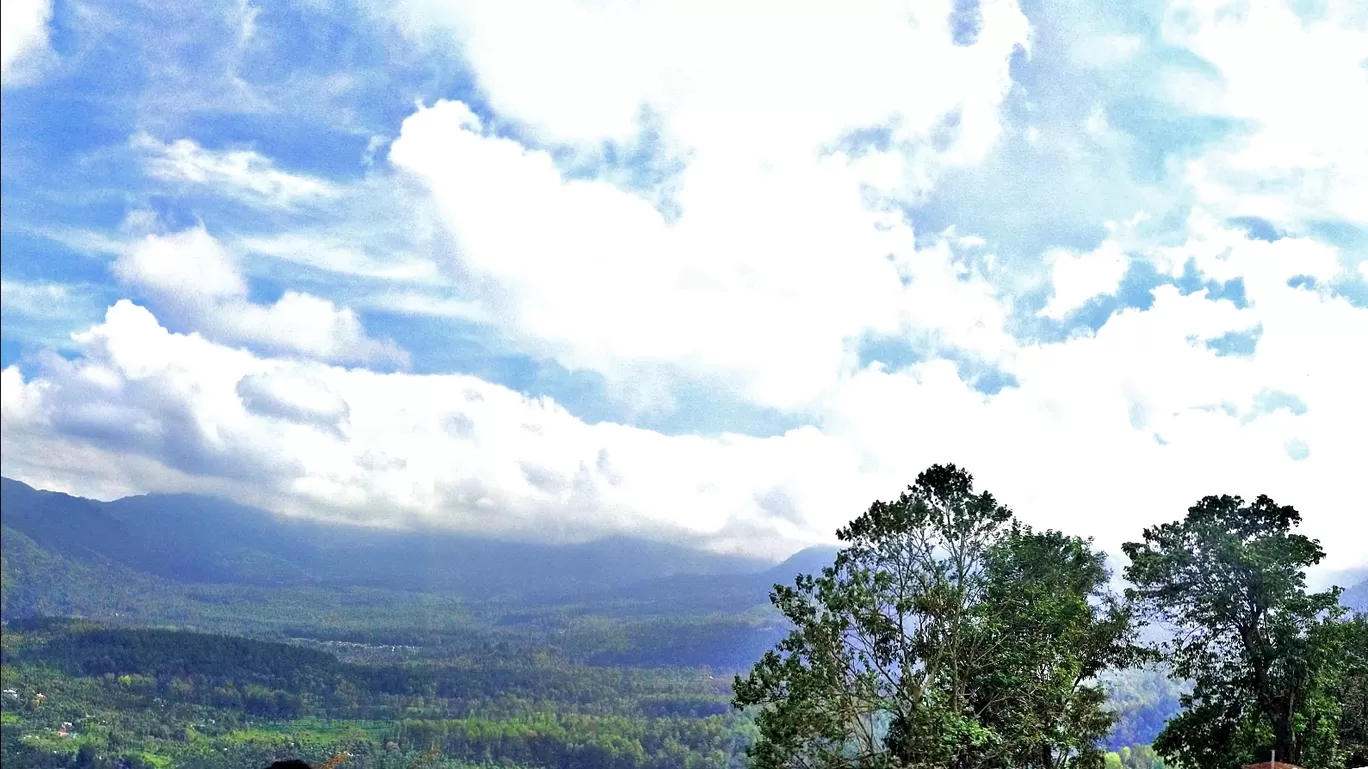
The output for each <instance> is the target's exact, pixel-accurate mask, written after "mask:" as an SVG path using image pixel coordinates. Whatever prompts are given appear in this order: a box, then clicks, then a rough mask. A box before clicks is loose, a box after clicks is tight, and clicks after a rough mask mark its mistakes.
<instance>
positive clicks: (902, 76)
mask: <svg viewBox="0 0 1368 769" xmlns="http://www.w3.org/2000/svg"><path fill="white" fill-rule="evenodd" d="M383 8H384V11H383V12H385V13H389V14H391V15H392V16H393V17H395V18H397V19H399V21H400V23H401V26H402V28H403V29H405V30H406V31H407V32H409V33H410V35H411V36H412V37H414V38H415V39H419V40H425V41H428V42H430V43H431V44H432V45H433V47H434V50H435V51H437V50H444V49H448V50H449V42H450V41H451V40H452V39H453V38H454V39H455V41H456V42H457V43H458V45H459V51H460V53H461V55H462V56H463V57H464V58H465V60H466V61H467V62H468V63H469V65H470V66H471V67H472V68H473V70H474V72H475V74H476V77H477V79H478V83H479V85H480V86H481V88H482V90H483V91H484V93H485V94H486V95H487V96H488V99H489V103H490V105H491V106H492V107H493V109H494V110H495V112H497V113H498V114H499V115H500V116H501V117H503V118H507V119H512V120H516V121H520V122H522V123H524V124H526V125H528V126H529V127H530V128H531V129H532V130H533V131H534V132H535V133H536V135H538V136H540V137H542V138H544V139H546V140H548V141H552V142H565V143H589V144H596V143H598V142H599V141H602V140H616V141H627V140H630V139H631V138H633V137H634V136H635V135H636V134H637V132H638V130H639V128H640V123H639V121H640V118H641V115H642V110H643V109H648V110H650V111H651V113H652V114H653V115H655V116H656V117H657V118H658V119H659V121H660V123H661V125H662V126H663V130H664V133H665V135H666V137H667V138H668V139H669V141H670V142H671V143H672V144H674V145H677V146H679V147H680V148H682V149H683V151H685V152H687V153H689V155H690V157H692V158H694V159H696V160H698V161H708V162H712V163H729V164H737V165H739V166H741V167H742V168H745V167H747V166H749V167H754V166H755V165H756V164H761V165H768V166H776V167H779V168H781V169H782V168H784V167H786V166H788V165H790V164H794V163H797V164H802V165H807V164H810V162H811V158H812V155H813V153H814V152H816V151H817V150H818V148H820V147H823V146H826V145H827V144H829V143H831V142H834V141H835V140H837V139H839V138H840V137H841V136H842V135H843V134H844V133H846V132H847V131H851V130H853V129H858V128H868V127H871V126H890V127H891V131H892V134H893V139H894V143H895V144H896V145H899V146H898V150H897V152H899V153H901V152H905V151H912V150H913V149H914V145H916V151H914V152H912V154H914V155H915V156H916V157H915V158H913V160H912V162H909V163H908V165H907V167H906V168H904V169H903V176H904V177H905V178H906V180H907V181H909V182H911V183H912V184H913V185H914V186H917V187H919V188H920V187H923V186H924V183H925V181H926V180H925V178H924V177H925V176H926V175H927V174H928V173H929V172H930V171H931V169H929V168H928V167H927V164H928V163H930V164H933V165H934V164H936V163H944V162H972V161H973V160H974V159H976V158H979V157H981V156H982V155H983V153H985V152H986V151H987V150H988V149H989V148H990V147H991V146H992V145H993V143H994V141H995V140H996V138H997V136H998V134H999V132H1000V126H999V125H998V116H997V108H998V105H999V104H1000V103H1001V101H1002V99H1003V97H1004V96H1005V95H1006V93H1007V90H1008V88H1009V87H1010V85H1011V82H1010V74H1009V60H1010V57H1011V56H1012V54H1013V52H1014V51H1015V50H1016V49H1018V48H1019V47H1023V46H1025V45H1026V44H1027V42H1028V32H1029V30H1028V23H1027V21H1026V17H1025V16H1024V15H1023V14H1022V13H1021V11H1020V9H1019V8H1018V7H1017V6H1016V3H1015V2H1013V1H1012V0H985V2H983V3H981V4H980V5H979V11H980V15H981V25H980V31H979V35H978V37H977V40H976V42H975V43H974V44H973V45H970V46H958V45H955V44H954V41H953V34H952V30H951V11H952V4H951V3H950V2H949V0H931V1H930V2H917V3H906V2H888V1H881V2H870V3H864V4H862V5H861V7H860V9H859V10H858V11H852V12H849V13H831V12H830V11H829V10H828V9H825V8H823V7H821V6H819V5H794V4H792V3H782V2H773V1H771V2H764V3H749V4H746V5H744V6H739V7H738V6H736V5H735V4H731V3H721V2H714V1H709V2H701V3H700V2H689V1H688V0H662V1H660V2H650V3H643V4H636V5H622V4H601V3H584V2H579V1H578V0H555V2H549V3H544V4H542V5H541V6H539V7H538V12H537V13H536V14H532V15H529V14H526V13H522V12H520V11H518V10H516V9H513V8H511V7H509V6H508V5H507V4H505V3H499V2H489V1H485V0H479V1H477V2H470V3H461V4H448V3H438V2H429V1H428V0H411V1H410V2H405V3H399V4H386V5H384V6H383ZM930 72H935V73H937V76H936V77H916V76H915V73H930ZM952 113H954V114H957V115H958V129H957V130H955V131H953V132H952V135H953V136H954V141H953V142H951V143H950V146H949V147H947V148H945V150H944V151H943V152H941V153H938V154H936V155H935V157H932V154H931V153H925V152H922V151H921V150H923V149H925V146H924V145H926V144H927V143H928V142H929V139H930V137H931V135H932V134H933V133H934V132H935V131H936V129H937V127H938V125H939V124H940V122H941V121H942V119H943V118H944V117H946V116H948V115H951V114H952Z"/></svg>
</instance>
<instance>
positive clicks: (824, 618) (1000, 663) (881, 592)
mask: <svg viewBox="0 0 1368 769" xmlns="http://www.w3.org/2000/svg"><path fill="white" fill-rule="evenodd" d="M837 534H838V537H839V538H840V539H841V541H842V542H843V543H844V545H845V546H844V549H842V550H841V552H840V553H839V554H838V556H837V558H836V563H835V564H834V565H833V566H831V567H829V568H827V569H825V570H823V572H822V574H821V575H819V576H811V575H805V576H800V577H799V578H798V579H797V580H796V581H795V582H794V584H793V585H791V586H786V585H776V586H775V588H774V591H773V593H772V600H773V603H774V605H775V606H776V607H777V608H778V609H779V610H780V611H781V612H783V614H784V616H785V617H787V618H788V620H789V621H790V622H791V623H792V625H793V628H794V629H793V631H792V632H791V633H790V634H789V635H788V637H787V638H785V639H784V640H783V641H782V642H780V643H779V644H778V646H777V647H776V648H775V649H773V650H771V651H770V652H768V653H766V654H765V655H764V657H763V658H762V659H761V660H760V662H759V663H757V664H756V665H755V667H754V668H753V669H752V670H751V672H750V673H749V675H747V676H745V677H738V678H737V680H736V682H735V685H734V690H735V694H736V696H735V704H736V705H737V706H738V707H747V706H759V712H758V714H757V726H758V727H759V739H758V740H757V742H756V743H755V745H754V746H753V747H752V748H751V750H750V755H751V758H752V761H753V763H754V764H755V765H756V766H757V767H760V768H761V769H778V768H779V767H804V769H817V768H818V767H833V768H834V767H885V766H900V767H901V766H907V767H928V768H929V767H957V768H958V767H963V768H966V769H967V768H968V767H1064V766H1080V767H1093V766H1095V767H1100V766H1102V764H1103V753H1102V752H1101V751H1100V750H1099V749H1098V748H1097V747H1096V745H1097V743H1098V741H1099V740H1100V739H1101V738H1102V737H1103V736H1105V735H1106V733H1107V731H1108V730H1109V728H1110V727H1111V724H1112V723H1113V721H1114V718H1115V717H1114V715H1113V714H1112V713H1110V712H1109V711H1107V709H1106V708H1105V707H1104V705H1105V700H1106V695H1105V692H1104V691H1103V689H1102V687H1101V685H1100V684H1098V683H1097V681H1096V676H1097V675H1098V674H1099V673H1102V672H1103V671H1106V670H1108V669H1111V668H1117V667H1124V666H1126V665H1128V664H1130V663H1132V662H1135V661H1138V660H1139V658H1140V657H1141V651H1140V650H1139V648H1138V647H1136V646H1135V645H1134V643H1133V633H1134V631H1133V626H1132V622H1131V619H1130V612H1129V609H1128V608H1127V606H1126V605H1125V603H1124V602H1123V601H1122V600H1121V599H1119V598H1118V597H1117V596H1114V595H1112V594H1111V593H1110V592H1109V591H1108V589H1107V584H1108V581H1109V577H1110V575H1109V573H1108V571H1107V568H1106V566H1105V558H1104V555H1103V554H1102V553H1100V552H1096V551H1094V550H1092V548H1091V543H1090V542H1089V541H1087V540H1083V539H1080V538H1077V537H1071V536H1067V535H1064V534H1060V533H1058V532H1053V531H1047V532H1040V533H1038V532H1035V531H1032V530H1031V529H1030V528H1029V527H1026V526H1023V525H1021V524H1020V523H1019V522H1017V521H1016V520H1015V519H1014V517H1013V515H1012V512H1011V511H1010V510H1009V509H1008V508H1007V507H1005V506H1003V505H1001V504H999V503H998V502H997V500H996V499H995V498H994V497H993V495H992V494H990V493H988V492H986V491H982V492H975V491H974V489H973V477H972V476H971V475H970V474H969V473H968V472H967V471H965V470H963V469H960V468H958V467H956V466H954V465H936V466H933V467H931V468H929V469H928V470H926V471H925V472H923V473H921V474H920V475H919V476H918V477H917V479H916V482H915V483H914V484H913V485H912V486H910V487H909V488H908V489H907V491H906V492H905V493H903V494H902V495H901V496H900V497H899V498H898V499H897V500H895V501H892V502H882V501H877V502H875V503H873V504H872V505H871V506H870V507H869V509H868V510H867V511H866V512H865V513H864V514H862V515H861V516H859V517H858V518H856V519H855V520H854V521H852V522H851V523H850V524H849V525H848V526H846V527H844V528H842V529H841V530H840V531H839V532H838V533H837Z"/></svg>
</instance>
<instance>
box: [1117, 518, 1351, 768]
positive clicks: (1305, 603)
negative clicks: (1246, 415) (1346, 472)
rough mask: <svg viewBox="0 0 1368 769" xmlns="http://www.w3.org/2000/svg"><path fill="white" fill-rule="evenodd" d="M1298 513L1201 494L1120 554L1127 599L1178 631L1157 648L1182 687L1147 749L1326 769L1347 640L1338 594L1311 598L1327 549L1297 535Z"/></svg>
mask: <svg viewBox="0 0 1368 769" xmlns="http://www.w3.org/2000/svg"><path fill="white" fill-rule="evenodd" d="M1300 522H1301V516H1300V515H1299V514H1298V513H1297V511H1296V510H1294V509H1293V508H1291V507H1286V506H1279V505H1277V504H1276V503H1274V502H1273V500H1271V499H1269V498H1268V497H1265V496H1261V497H1259V498H1258V499H1257V500H1256V501H1254V502H1253V503H1252V504H1246V503H1245V502H1244V501H1243V500H1241V499H1240V498H1239V497H1230V496H1222V497H1206V498H1204V499H1202V500H1201V501H1200V502H1198V503H1197V504H1196V505H1195V506H1193V507H1192V508H1190V509H1189V511H1188V514H1187V516H1186V517H1185V518H1184V519H1183V520H1181V521H1177V522H1174V523H1167V524H1164V525H1161V526H1157V527H1154V528H1149V529H1146V530H1145V531H1144V536H1143V541H1142V542H1130V543H1127V544H1126V545H1125V546H1124V550H1125V553H1126V555H1128V556H1129V557H1130V559H1131V565H1130V566H1129V567H1128V568H1127V570H1126V577H1127V579H1128V580H1129V581H1130V582H1131V583H1132V584H1133V585H1134V588H1132V589H1131V590H1130V591H1129V594H1130V596H1131V598H1132V599H1133V600H1135V601H1136V602H1137V604H1138V605H1139V606H1141V607H1143V608H1144V609H1145V610H1147V612H1148V613H1149V614H1150V615H1151V616H1153V617H1154V618H1156V619H1159V620H1161V621H1163V622H1165V623H1167V624H1169V625H1171V626H1174V627H1175V628H1177V630H1178V635H1177V636H1176V637H1175V638H1174V639H1173V640H1171V641H1169V642H1167V643H1165V644H1163V653H1164V656H1165V657H1166V658H1167V659H1168V661H1169V662H1170V664H1171V665H1172V668H1173V671H1174V673H1175V674H1176V675H1178V676H1180V677H1183V678H1187V679H1191V680H1192V681H1193V682H1194V689H1193V691H1192V693H1191V694H1188V695H1186V696H1185V697H1184V698H1183V705H1184V708H1185V709H1184V711H1183V713H1181V714H1180V715H1179V716H1178V717H1176V718H1175V719H1174V720H1173V721H1171V722H1170V723H1169V725H1168V726H1167V728H1165V730H1164V731H1163V733H1161V734H1160V736H1159V738H1158V740H1157V743H1156V747H1157V748H1158V749H1159V751H1160V752H1161V753H1163V754H1164V755H1165V756H1167V757H1168V758H1170V759H1172V760H1176V761H1178V762H1179V763H1181V764H1182V765H1184V766H1201V767H1213V768H1214V767H1237V766H1239V765H1241V764H1245V763H1251V762H1254V761H1258V760H1264V759H1265V758H1266V757H1267V756H1268V755H1269V751H1270V750H1275V751H1276V755H1277V757H1278V759H1279V760H1282V761H1286V762H1290V763H1295V764H1302V763H1311V764H1313V765H1317V766H1335V765H1337V764H1338V761H1339V757H1338V756H1337V753H1336V751H1337V743H1338V737H1337V726H1336V725H1337V723H1338V720H1339V712H1338V711H1339V704H1338V693H1337V692H1338V688H1339V685H1340V681H1341V679H1342V676H1343V673H1344V671H1343V669H1342V668H1343V665H1342V664H1341V663H1342V659H1343V655H1342V649H1343V645H1344V641H1345V634H1344V633H1343V632H1342V629H1341V628H1339V627H1338V617H1339V616H1340V614H1341V612H1342V609H1340V607H1339V605H1338V594H1337V592H1336V591H1330V592H1326V593H1318V594H1308V593H1307V591H1306V580H1305V570H1306V568H1307V567H1309V566H1312V565H1314V564H1316V563H1319V562H1320V560H1321V559H1322V558H1323V557H1324V553H1323V552H1322V551H1321V548H1320V546H1319V544H1318V543H1317V542H1315V541H1314V540H1311V539H1308V538H1307V537H1305V536H1302V535H1299V534H1294V533H1293V532H1292V529H1293V528H1294V527H1296V526H1297V525H1298V524H1299V523H1300Z"/></svg>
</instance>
